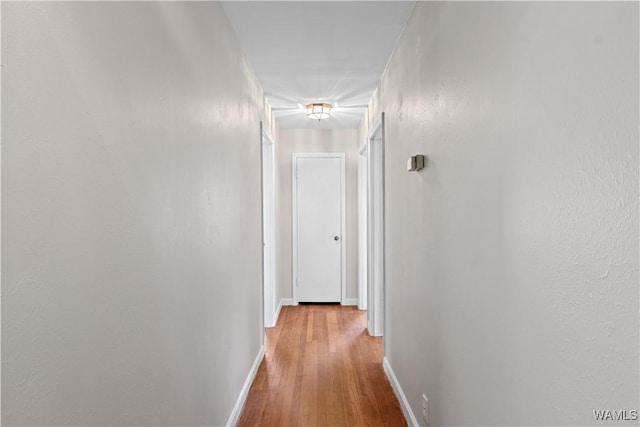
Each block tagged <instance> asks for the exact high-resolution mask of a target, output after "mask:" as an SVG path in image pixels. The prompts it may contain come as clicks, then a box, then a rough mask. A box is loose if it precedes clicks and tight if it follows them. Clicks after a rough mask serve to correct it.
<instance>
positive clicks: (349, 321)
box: [238, 305, 406, 426]
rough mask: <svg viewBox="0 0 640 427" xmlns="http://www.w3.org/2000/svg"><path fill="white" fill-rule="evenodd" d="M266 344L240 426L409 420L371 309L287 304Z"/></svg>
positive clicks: (400, 423)
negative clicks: (373, 329)
mask: <svg viewBox="0 0 640 427" xmlns="http://www.w3.org/2000/svg"><path fill="white" fill-rule="evenodd" d="M266 348H267V350H266V355H265V358H264V359H263V361H262V363H261V365H260V368H259V370H258V374H257V375H256V378H255V381H254V383H253V385H252V387H251V390H250V392H249V396H248V398H247V402H246V404H245V407H244V410H243V413H242V415H241V417H240V422H239V423H238V425H239V426H256V425H261V426H297V425H300V426H302V425H304V426H382V425H386V426H404V425H406V422H405V420H404V417H403V415H402V411H401V409H400V405H399V404H398V401H397V400H396V398H395V396H394V394H393V390H392V389H391V386H390V385H389V382H388V381H387V378H386V376H385V374H384V371H383V369H382V338H377V337H376V338H374V337H370V336H369V335H368V333H367V331H366V312H365V311H360V310H358V309H357V308H355V307H343V306H340V305H299V306H287V307H283V308H282V312H281V313H280V318H279V321H278V324H277V326H276V327H275V328H270V329H267V330H266Z"/></svg>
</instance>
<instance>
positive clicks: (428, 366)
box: [361, 2, 640, 426]
mask: <svg viewBox="0 0 640 427" xmlns="http://www.w3.org/2000/svg"><path fill="white" fill-rule="evenodd" d="M381 111H385V112H386V118H387V122H386V138H387V139H386V166H385V167H386V185H385V190H386V206H385V208H386V220H387V221H386V242H387V248H386V257H387V258H386V259H387V263H386V271H387V275H386V280H387V282H386V283H387V288H386V295H387V305H386V321H387V324H386V331H385V332H386V334H385V348H386V357H387V358H388V359H389V361H390V363H391V366H392V368H393V369H394V371H395V373H396V375H397V377H398V379H399V382H400V385H401V386H402V388H403V390H404V392H405V393H406V395H407V398H408V400H409V402H410V405H411V407H412V410H413V412H414V414H415V415H416V416H417V417H418V418H419V419H420V420H421V412H422V411H421V403H420V396H421V395H422V393H425V394H426V395H427V397H428V398H429V402H430V406H429V412H430V425H436V426H441V425H591V424H594V416H593V410H594V409H618V410H621V409H626V410H632V409H636V410H637V409H639V408H638V401H639V391H638V365H639V354H640V352H639V348H638V310H639V309H638V114H639V110H638V4H637V3H607V2H588V3H585V2H576V3H574V2H567V3H562V2H492V3H491V2H468V3H458V2H418V3H417V4H416V8H415V10H414V13H413V15H412V17H411V18H410V20H409V22H408V26H407V29H406V31H405V33H404V35H403V36H402V38H401V39H400V41H399V45H398V47H397V50H396V52H395V54H394V56H393V58H392V60H391V62H390V65H389V67H388V69H387V71H386V73H385V75H384V76H383V78H382V81H381V84H380V87H379V88H378V91H377V94H376V95H375V96H374V99H373V100H372V102H371V105H370V111H369V119H368V120H367V121H365V123H364V125H363V129H362V131H361V133H362V134H363V135H365V134H366V133H367V129H368V127H369V126H371V125H372V124H373V121H374V120H375V119H376V118H377V117H378V114H379V113H380V112H381ZM417 153H422V154H426V155H427V157H428V163H427V166H426V169H424V170H423V171H421V172H420V173H415V172H412V173H409V172H407V171H406V169H405V165H406V160H407V158H408V157H409V156H410V155H412V154H417ZM623 423H624V422H623ZM626 423H628V422H626ZM610 424H611V425H612V424H616V423H612V422H608V423H607V425H610Z"/></svg>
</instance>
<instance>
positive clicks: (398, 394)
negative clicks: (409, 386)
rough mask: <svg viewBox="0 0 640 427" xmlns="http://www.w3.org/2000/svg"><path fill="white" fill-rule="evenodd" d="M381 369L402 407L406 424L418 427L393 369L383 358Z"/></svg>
mask: <svg viewBox="0 0 640 427" xmlns="http://www.w3.org/2000/svg"><path fill="white" fill-rule="evenodd" d="M382 367H383V368H384V372H385V373H386V374H387V378H389V382H390V383H391V387H392V388H393V391H394V393H395V394H396V397H397V398H398V401H399V402H400V406H401V407H402V413H403V414H404V418H405V419H406V420H407V424H409V425H410V426H412V427H419V426H420V424H418V420H417V419H416V416H415V415H413V411H412V410H411V406H409V402H408V401H407V396H405V395H404V392H403V391H402V387H400V383H399V382H398V378H396V374H394V373H393V369H392V368H391V364H390V363H389V360H388V359H387V358H386V357H385V358H384V360H383V361H382Z"/></svg>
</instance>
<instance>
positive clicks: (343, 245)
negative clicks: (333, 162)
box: [291, 153, 347, 305]
mask: <svg viewBox="0 0 640 427" xmlns="http://www.w3.org/2000/svg"><path fill="white" fill-rule="evenodd" d="M305 157H306V158H309V157H320V158H339V159H340V234H341V236H340V253H341V261H340V295H341V298H340V299H341V301H340V304H342V305H347V268H346V267H347V230H346V223H347V211H346V204H347V197H346V184H345V173H346V170H345V155H344V153H292V154H291V183H292V193H291V222H292V230H291V237H292V242H291V249H292V255H293V260H292V261H293V262H292V264H293V272H292V273H293V274H292V276H291V282H292V283H291V285H292V288H293V290H292V295H293V304H294V305H298V283H297V282H298V214H297V207H298V196H297V193H298V191H297V190H298V180H297V178H296V172H297V170H296V169H297V161H296V160H297V159H298V158H305Z"/></svg>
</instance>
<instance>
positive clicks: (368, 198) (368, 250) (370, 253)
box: [358, 113, 385, 336]
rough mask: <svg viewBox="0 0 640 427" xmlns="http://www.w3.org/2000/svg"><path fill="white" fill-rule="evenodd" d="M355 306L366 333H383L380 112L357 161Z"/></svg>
mask: <svg viewBox="0 0 640 427" xmlns="http://www.w3.org/2000/svg"><path fill="white" fill-rule="evenodd" d="M358 230H359V231H360V236H359V244H360V245H359V254H358V267H359V275H358V281H359V284H358V287H359V290H360V293H359V301H358V306H359V307H360V309H361V310H363V309H366V310H367V330H368V331H369V334H370V335H372V336H382V335H383V331H384V292H385V290H384V287H385V284H384V274H385V271H384V113H382V116H381V118H380V120H379V121H378V123H377V124H376V125H375V126H374V127H373V129H372V131H371V132H370V133H369V136H368V137H367V139H366V141H365V143H364V145H363V147H362V148H361V149H360V158H359V162H358Z"/></svg>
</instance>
